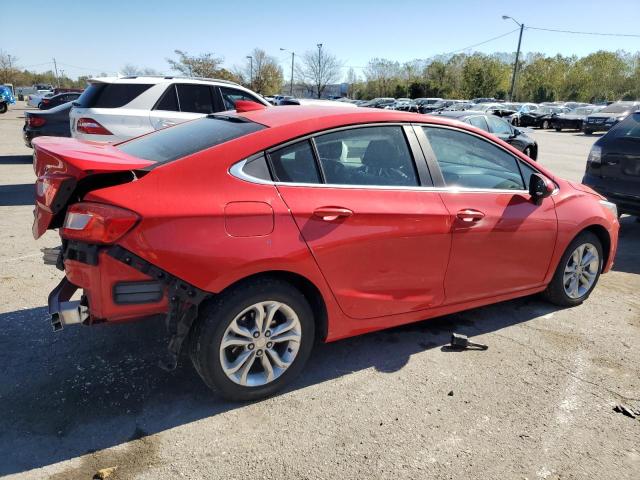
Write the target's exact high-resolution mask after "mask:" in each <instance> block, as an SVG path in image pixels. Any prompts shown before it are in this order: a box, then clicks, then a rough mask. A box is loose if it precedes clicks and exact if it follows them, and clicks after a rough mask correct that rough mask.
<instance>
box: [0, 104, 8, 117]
mask: <svg viewBox="0 0 640 480" xmlns="http://www.w3.org/2000/svg"><path fill="white" fill-rule="evenodd" d="M7 110H9V106H8V105H7V104H6V103H4V102H0V114H2V113H5V112H6V111H7Z"/></svg>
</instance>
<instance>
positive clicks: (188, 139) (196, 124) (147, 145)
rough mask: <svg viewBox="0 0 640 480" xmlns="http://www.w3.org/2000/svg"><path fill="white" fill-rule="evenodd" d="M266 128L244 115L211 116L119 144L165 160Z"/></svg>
mask: <svg viewBox="0 0 640 480" xmlns="http://www.w3.org/2000/svg"><path fill="white" fill-rule="evenodd" d="M264 128H266V127H265V126H264V125H260V124H259V123H255V122H251V121H249V120H246V119H244V118H238V117H222V116H220V117H218V116H209V117H205V118H200V119H197V120H193V121H191V122H185V123H183V124H180V125H176V126H175V127H171V128H165V129H163V130H159V131H157V132H154V133H151V134H149V135H145V136H143V137H139V138H135V139H133V140H130V141H128V142H125V143H121V144H119V145H117V148H118V149H120V150H121V151H123V152H124V153H126V154H128V155H132V156H134V157H138V158H144V159H146V160H152V161H155V162H158V163H166V162H171V161H173V160H177V159H179V158H182V157H186V156H187V155H191V154H192V153H196V152H199V151H202V150H205V149H207V148H210V147H213V146H215V145H219V144H221V143H224V142H228V141H230V140H234V139H236V138H240V137H242V136H244V135H248V134H250V133H254V132H257V131H259V130H262V129H264Z"/></svg>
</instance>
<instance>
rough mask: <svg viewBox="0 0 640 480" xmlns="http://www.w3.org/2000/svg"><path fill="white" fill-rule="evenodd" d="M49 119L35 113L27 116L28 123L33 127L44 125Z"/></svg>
mask: <svg viewBox="0 0 640 480" xmlns="http://www.w3.org/2000/svg"><path fill="white" fill-rule="evenodd" d="M45 123H47V121H46V120H45V119H44V118H42V117H36V116H34V115H29V116H28V117H27V125H28V126H30V127H31V128H38V127H41V126H43V125H44V124H45Z"/></svg>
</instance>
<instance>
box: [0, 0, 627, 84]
mask: <svg viewBox="0 0 640 480" xmlns="http://www.w3.org/2000/svg"><path fill="white" fill-rule="evenodd" d="M0 2H1V3H5V2H6V3H7V4H13V5H16V6H17V5H19V11H20V12H21V15H20V17H18V16H14V17H11V18H4V19H3V21H2V28H1V29H0V49H1V50H4V51H5V52H9V53H11V54H12V55H15V56H16V57H18V64H19V66H22V67H28V68H30V69H33V70H36V71H42V70H47V69H49V68H51V65H50V64H48V63H47V62H51V59H52V57H55V58H56V60H57V61H58V68H59V69H63V70H64V71H65V73H66V74H68V75H70V76H72V77H76V76H78V75H83V74H90V75H95V74H97V73H99V72H102V71H104V72H108V73H115V72H117V71H118V69H119V68H121V67H122V66H123V65H124V64H126V63H131V64H134V65H137V66H140V67H151V68H154V69H157V70H159V71H163V72H167V73H170V70H169V68H168V66H167V63H166V60H165V58H166V57H168V56H172V53H173V50H174V49H182V50H186V51H188V52H190V53H194V54H195V53H200V52H214V53H215V54H216V55H218V56H221V57H223V58H224V60H225V62H224V64H225V66H226V67H228V68H231V67H233V66H234V65H240V64H241V63H242V62H243V60H244V58H245V56H246V55H247V54H248V53H250V51H251V50H252V49H253V48H254V47H261V48H263V49H265V50H266V51H267V52H268V53H270V54H272V55H274V56H275V57H276V58H278V59H279V60H280V61H281V63H282V65H283V68H284V69H285V72H288V71H289V68H290V66H289V65H290V63H289V62H290V58H291V57H290V56H289V54H287V53H285V52H281V51H280V50H279V48H280V47H285V48H289V49H293V50H295V51H296V53H302V52H304V51H305V50H309V49H313V48H316V47H315V46H316V44H317V43H323V45H324V48H326V49H327V50H329V51H330V52H331V53H333V54H335V55H336V56H337V57H338V58H339V59H341V60H342V61H343V63H344V64H345V66H354V67H356V72H360V71H361V69H360V68H358V67H362V66H364V65H366V63H367V61H368V60H369V59H371V58H373V57H386V58H390V59H395V60H398V61H406V60H411V59H414V58H428V57H430V56H433V55H436V54H439V53H446V52H451V51H454V50H459V49H462V48H464V47H467V46H469V45H473V44H476V43H479V42H482V41H484V40H487V39H489V38H491V37H495V36H498V35H500V34H503V33H506V32H509V31H511V30H514V29H516V28H517V25H515V24H514V23H513V22H511V21H505V20H502V18H501V16H502V15H503V14H506V15H510V16H512V17H514V18H516V19H517V20H518V21H520V22H523V23H525V25H531V26H535V27H543V28H552V29H564V30H579V31H594V32H605V33H607V32H614V33H616V32H617V33H630V34H637V33H640V0H607V1H605V2H603V1H598V2H595V1H591V0H577V1H574V0H553V1H549V0H532V1H523V0H520V1H514V0H508V1H507V0H504V1H503V0H484V1H474V0H449V1H442V0H440V1H437V0H415V1H414V0H386V1H374V0H370V1H361V0H354V1H349V0H341V1H335V0H324V1H320V2H308V1H304V0H302V1H301V0H298V1H289V0H282V1H279V2H266V1H263V2H259V1H243V2H238V1H229V0H223V1H216V0H209V1H201V0H181V1H175V0H172V1H166V0H155V1H154V0H151V1H139V0H129V1H121V0H107V1H105V0H102V1H99V2H98V1H89V2H73V1H65V0H56V1H55V2H54V4H53V5H54V6H51V7H43V6H42V2H32V1H28V0H22V1H21V2H19V3H15V2H12V1H10V0H0ZM12 10H13V11H16V9H12ZM7 11H8V9H6V8H3V12H5V13H6V12H7ZM39 12H40V13H39ZM57 18H60V19H62V21H61V22H56V21H55V19H57ZM35 19H40V20H38V21H37V22H31V20H35ZM516 43H517V32H514V33H512V34H510V35H507V36H505V37H503V38H500V39H498V40H495V41H491V42H489V43H486V44H484V45H481V46H478V47H476V48H474V49H473V50H476V51H481V52H485V53H491V52H509V51H515V47H516ZM522 49H523V51H524V52H531V51H539V52H543V53H546V54H556V53H561V54H565V55H569V54H576V55H579V56H581V55H585V54H588V53H590V52H594V51H597V50H599V49H605V50H618V49H624V50H627V51H634V52H635V51H639V50H640V38H633V37H628V38H623V37H602V36H588V35H571V34H563V33H553V32H544V31H536V30H525V32H524V36H523V41H522ZM345 74H346V68H345Z"/></svg>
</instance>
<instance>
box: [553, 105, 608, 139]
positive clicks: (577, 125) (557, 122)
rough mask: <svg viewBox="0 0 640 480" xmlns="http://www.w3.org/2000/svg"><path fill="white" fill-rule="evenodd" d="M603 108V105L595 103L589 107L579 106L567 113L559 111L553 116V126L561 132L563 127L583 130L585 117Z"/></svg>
mask: <svg viewBox="0 0 640 480" xmlns="http://www.w3.org/2000/svg"><path fill="white" fill-rule="evenodd" d="M600 110H602V107H596V106H593V105H590V106H587V107H578V108H576V109H574V110H571V111H569V112H567V113H559V114H558V115H556V116H555V117H551V128H555V129H556V132H559V131H560V130H562V129H563V128H568V129H570V130H582V125H583V123H584V120H585V118H587V116H588V115H591V114H592V113H596V112H599V111H600Z"/></svg>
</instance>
